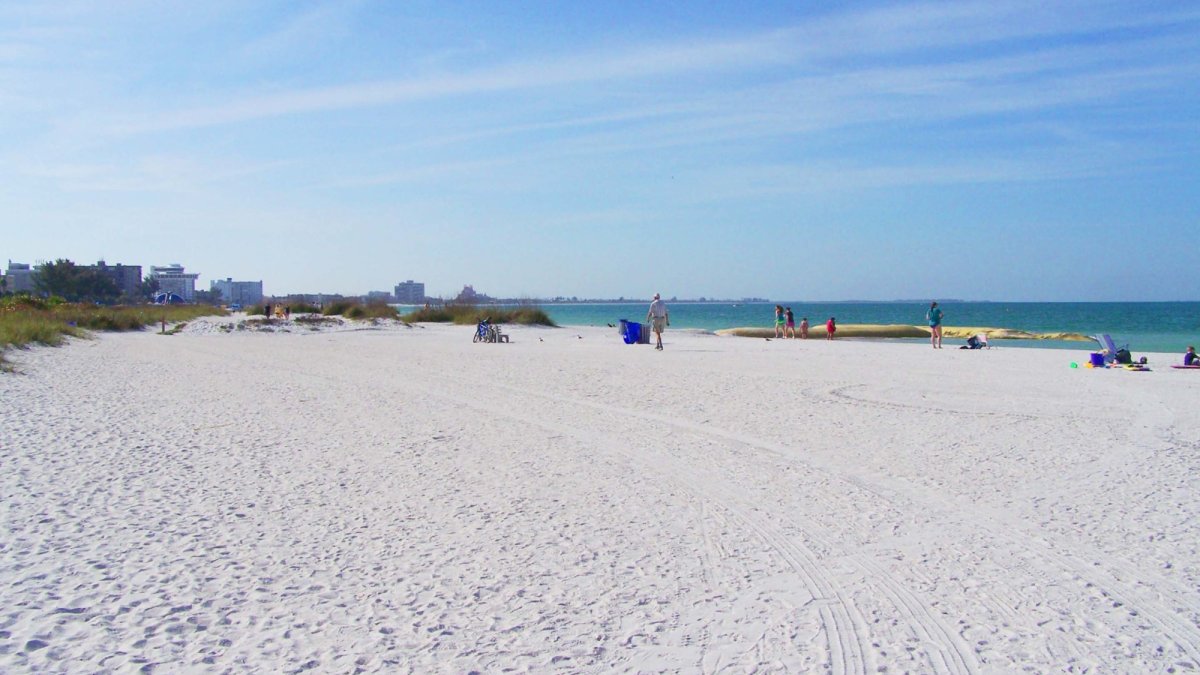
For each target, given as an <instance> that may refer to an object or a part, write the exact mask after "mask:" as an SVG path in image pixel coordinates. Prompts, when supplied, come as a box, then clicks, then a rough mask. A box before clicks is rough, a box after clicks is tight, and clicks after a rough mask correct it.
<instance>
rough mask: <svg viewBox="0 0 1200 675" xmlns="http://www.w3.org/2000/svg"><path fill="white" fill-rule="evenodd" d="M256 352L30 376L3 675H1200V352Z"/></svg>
mask: <svg viewBox="0 0 1200 675" xmlns="http://www.w3.org/2000/svg"><path fill="white" fill-rule="evenodd" d="M219 323H220V320H210V321H199V322H196V323H194V324H193V325H191V326H189V327H188V328H187V329H185V330H183V331H182V332H180V333H179V334H177V335H171V336H162V335H156V334H154V333H153V332H149V331H147V332H143V333H134V334H101V335H99V336H98V337H97V338H96V339H94V340H87V341H73V342H72V343H71V344H70V345H68V346H66V347H63V348H59V349H49V348H36V349H31V350H28V351H16V352H10V354H9V358H10V360H12V361H13V362H14V363H15V365H16V367H17V370H18V372H17V373H16V374H11V375H0V406H2V407H0V503H2V506H0V519H2V524H3V527H2V530H0V531H2V534H0V672H5V673H20V672H39V673H44V672H64V673H80V672H131V671H132V672H137V671H138V670H145V671H147V672H148V671H154V672H163V673H177V672H230V673H245V672H264V673H265V672H277V673H284V672H297V671H302V670H311V671H313V672H331V673H352V672H421V673H427V672H464V673H465V672H472V671H477V672H487V673H492V672H502V671H515V672H570V673H576V672H584V673H597V672H684V673H724V672H737V673H742V672H796V673H807V672H817V673H824V672H829V673H878V672H913V673H975V672H982V673H996V672H1015V671H1028V672H1105V673H1130V672H1172V670H1175V671H1192V670H1196V669H1198V668H1200V550H1198V547H1200V415H1198V414H1197V402H1198V401H1200V373H1198V372H1188V371H1178V370H1172V369H1170V368H1168V367H1167V366H1168V365H1169V364H1170V363H1174V362H1175V361H1176V360H1177V357H1176V356H1175V355H1156V354H1152V355H1149V356H1150V365H1151V366H1152V367H1153V368H1154V370H1153V371H1152V372H1144V373H1143V372H1129V371H1115V370H1091V369H1085V368H1083V367H1082V366H1083V363H1084V362H1085V361H1086V358H1087V350H1088V349H1089V347H1088V346H1086V345H1085V346H1082V347H1081V349H1080V350H1079V351H1056V350H1040V349H1015V348H1009V349H1005V348H1004V347H1003V345H1002V344H1001V346H1000V348H997V349H992V350H988V351H960V350H957V349H951V348H949V344H948V348H947V349H944V350H941V351H934V350H932V349H930V348H929V347H928V345H922V344H898V343H881V342H868V341H850V340H839V341H833V342H827V341H824V340H808V341H790V340H771V341H767V340H758V339H746V338H734V337H717V336H712V335H704V334H699V333H688V332H682V331H669V332H668V334H667V336H666V349H665V350H664V351H663V352H661V353H659V352H656V351H655V350H653V349H652V348H651V347H648V346H627V345H624V344H622V343H621V341H620V339H619V337H618V336H617V335H616V333H615V330H612V329H594V328H560V329H546V328H520V327H511V328H509V329H508V332H509V333H510V334H511V336H512V342H511V344H499V345H485V344H472V342H471V334H472V328H471V327H461V326H459V327H450V326H441V325H417V326H414V327H411V328H409V327H403V326H388V327H376V328H367V327H364V329H362V330H348V329H346V328H351V327H352V326H349V325H348V326H343V330H323V331H317V332H313V331H305V330H302V329H296V330H294V331H291V332H276V333H273V334H269V333H250V332H244V331H234V332H232V333H225V332H223V331H221V330H219V329H218V327H217V324H219ZM949 342H950V341H948V343H949ZM953 342H955V343H956V344H955V346H957V344H958V343H960V342H961V341H953ZM1071 361H1075V362H1077V363H1079V365H1080V368H1078V369H1071V368H1069V367H1068V366H1069V363H1070V362H1071Z"/></svg>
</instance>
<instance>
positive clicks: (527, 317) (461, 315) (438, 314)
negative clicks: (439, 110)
mask: <svg viewBox="0 0 1200 675" xmlns="http://www.w3.org/2000/svg"><path fill="white" fill-rule="evenodd" d="M484 319H490V320H491V322H492V323H498V324H519V325H524V326H554V325H556V324H555V323H554V321H552V320H551V319H550V317H549V315H547V314H546V312H545V311H543V310H542V308H540V307H536V306H534V305H521V306H517V307H495V306H486V307H481V306H479V305H442V306H438V307H429V308H426V309H418V310H416V311H414V312H411V313H409V314H405V315H404V320H405V321H410V322H417V321H421V322H429V323H453V324H458V325H466V326H470V325H474V324H477V323H479V322H480V321H483V320H484Z"/></svg>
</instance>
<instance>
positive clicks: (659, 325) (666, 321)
mask: <svg viewBox="0 0 1200 675" xmlns="http://www.w3.org/2000/svg"><path fill="white" fill-rule="evenodd" d="M646 322H647V323H649V324H650V329H651V330H653V331H654V337H655V338H656V339H657V340H658V344H656V345H655V346H654V348H655V349H660V350H661V349H662V348H663V346H662V334H663V330H664V329H665V328H666V327H667V326H670V325H671V319H670V315H669V314H668V313H667V305H666V303H664V302H663V301H662V298H660V297H659V296H658V293H655V294H654V302H651V303H650V311H648V312H646Z"/></svg>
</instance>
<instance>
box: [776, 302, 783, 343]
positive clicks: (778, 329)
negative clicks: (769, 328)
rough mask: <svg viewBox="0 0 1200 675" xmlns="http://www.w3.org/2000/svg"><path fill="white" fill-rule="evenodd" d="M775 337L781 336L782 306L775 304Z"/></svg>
mask: <svg viewBox="0 0 1200 675" xmlns="http://www.w3.org/2000/svg"><path fill="white" fill-rule="evenodd" d="M775 337H777V338H781V337H783V307H782V306H781V305H775Z"/></svg>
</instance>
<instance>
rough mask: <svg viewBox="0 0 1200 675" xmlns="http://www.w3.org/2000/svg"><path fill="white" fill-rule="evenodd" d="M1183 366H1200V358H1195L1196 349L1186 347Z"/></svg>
mask: <svg viewBox="0 0 1200 675" xmlns="http://www.w3.org/2000/svg"><path fill="white" fill-rule="evenodd" d="M1183 365H1185V366H1200V356H1196V348H1195V347H1188V348H1187V353H1186V354H1184V355H1183Z"/></svg>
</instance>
